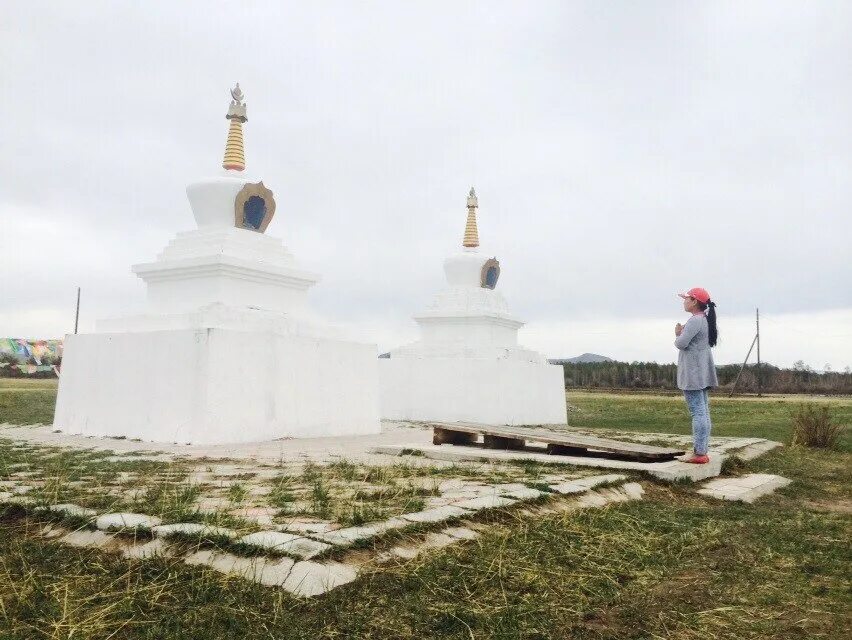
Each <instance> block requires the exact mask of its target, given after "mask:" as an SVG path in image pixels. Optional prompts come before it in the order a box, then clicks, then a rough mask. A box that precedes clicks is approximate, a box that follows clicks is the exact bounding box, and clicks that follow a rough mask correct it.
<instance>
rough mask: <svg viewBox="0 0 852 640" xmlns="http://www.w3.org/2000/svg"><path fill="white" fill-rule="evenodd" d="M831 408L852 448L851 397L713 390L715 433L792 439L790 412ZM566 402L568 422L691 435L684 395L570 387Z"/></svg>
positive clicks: (843, 441)
mask: <svg viewBox="0 0 852 640" xmlns="http://www.w3.org/2000/svg"><path fill="white" fill-rule="evenodd" d="M806 401H808V402H819V403H820V404H827V405H828V406H829V407H831V410H832V412H833V414H834V415H835V417H836V419H837V421H838V422H840V423H841V424H845V425H848V428H847V429H846V431H845V434H844V436H843V437H842V438H841V442H840V449H841V450H844V451H850V450H852V398H846V397H843V398H828V399H825V398H811V397H806V396H800V397H796V396H786V397H778V396H774V397H773V396H769V397H766V398H728V397H726V396H724V395H721V396H720V395H715V394H711V397H710V414H711V417H712V420H713V435H716V436H744V437H757V438H768V439H770V440H778V441H781V442H789V440H790V427H791V425H792V414H793V411H794V410H795V409H796V407H797V405H799V404H801V403H802V402H806ZM568 402H569V403H571V405H572V406H574V407H577V409H578V410H577V411H574V412H571V413H570V414H569V416H568V422H569V425H570V426H574V427H582V428H607V429H619V430H622V431H646V432H648V431H650V432H659V433H679V434H685V435H686V434H690V433H692V428H691V426H690V418H689V412H688V411H687V409H686V402H684V400H683V397H682V396H676V395H675V396H646V395H617V394H612V393H588V392H583V391H570V392H568Z"/></svg>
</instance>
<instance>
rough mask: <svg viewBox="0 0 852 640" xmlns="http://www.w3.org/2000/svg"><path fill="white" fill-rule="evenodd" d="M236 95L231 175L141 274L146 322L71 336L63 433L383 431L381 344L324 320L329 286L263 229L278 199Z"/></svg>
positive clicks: (195, 192)
mask: <svg viewBox="0 0 852 640" xmlns="http://www.w3.org/2000/svg"><path fill="white" fill-rule="evenodd" d="M231 97H232V98H233V100H232V102H231V104H230V108H229V110H228V115H227V118H228V120H229V121H230V126H229V132H228V140H227V144H226V149H225V158H224V162H223V163H222V167H223V169H224V171H223V173H222V174H221V175H218V176H215V177H210V178H205V179H203V180H199V181H198V182H194V183H192V184H190V185H188V186H187V188H186V193H187V196H188V197H189V203H190V206H191V207H192V213H193V215H194V216H195V222H196V225H197V228H196V229H194V230H192V231H187V232H185V233H178V234H177V236H176V237H175V238H174V240H172V241H171V242H170V243H169V245H168V246H167V247H166V248H165V249H164V250H163V252H162V253H161V254H160V255H159V256H158V257H157V259H156V260H155V261H154V262H151V263H148V264H139V265H136V266H134V267H133V271H134V272H135V273H136V275H138V276H139V277H140V278H142V279H143V280H144V281H145V284H146V287H147V302H148V312H147V313H146V314H145V315H142V316H136V317H126V318H121V319H114V320H102V321H100V322H98V324H97V331H96V332H95V333H91V334H80V335H69V336H66V338H65V353H64V357H63V363H62V374H61V377H60V380H59V395H58V398H57V403H56V414H55V417H54V426H56V427H57V428H58V429H61V430H62V431H64V432H67V433H73V434H84V435H90V436H125V437H128V438H140V439H142V440H150V441H155V442H178V443H193V444H227V443H237V442H254V441H259V440H268V439H273V438H283V437H317V436H342V435H360V434H370V433H378V432H379V431H380V425H379V389H378V371H377V369H378V364H377V359H376V353H377V348H376V345H375V344H368V343H362V342H359V341H355V340H352V339H350V338H349V337H347V336H346V335H345V334H343V333H342V332H341V331H340V330H338V329H334V328H332V327H330V326H327V325H326V324H325V323H323V322H321V321H320V320H318V319H317V318H316V317H315V315H314V314H313V313H312V312H311V310H310V307H309V304H308V299H307V292H308V289H310V288H311V287H312V286H314V285H315V284H316V283H317V282H318V281H319V276H318V275H316V274H314V273H310V272H308V271H304V270H302V269H301V268H300V267H299V265H298V264H297V262H296V260H295V258H294V257H293V255H292V254H291V253H290V252H289V251H288V250H287V248H286V247H285V246H284V245H283V244H282V243H281V241H280V240H279V239H277V238H273V237H271V236H268V235H266V234H265V233H264V232H265V231H266V228H267V226H268V225H269V223H270V221H271V220H272V218H273V215H274V214H275V207H276V203H275V199H274V197H273V194H272V191H270V190H269V189H268V188H267V187H266V186H265V185H264V184H263V182H261V181H259V180H252V179H249V178H247V177H245V176H243V175H242V172H243V170H244V169H245V157H244V152H243V132H242V125H243V123H245V122H246V105H245V104H244V103H243V94H242V92H241V91H240V88H239V85H237V87H236V88H235V89H234V90H232V91H231Z"/></svg>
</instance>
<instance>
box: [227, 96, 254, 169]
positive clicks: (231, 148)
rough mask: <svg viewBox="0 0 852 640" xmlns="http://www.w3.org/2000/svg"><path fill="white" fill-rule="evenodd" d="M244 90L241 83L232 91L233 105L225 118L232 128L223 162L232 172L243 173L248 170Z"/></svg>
mask: <svg viewBox="0 0 852 640" xmlns="http://www.w3.org/2000/svg"><path fill="white" fill-rule="evenodd" d="M244 97H245V96H244V95H243V92H242V90H241V89H240V83H239V82H238V83H237V86H236V87H234V88H233V89H231V98H233V100H231V104H230V106H229V107H228V115H226V116H225V118H227V119H228V120H230V121H231V126H230V127H228V141H227V142H226V143H225V159H224V160H223V161H222V167H223V168H225V169H228V170H230V171H243V170H244V169H245V168H246V156H245V152H244V151H243V122H245V121H246V120H248V118H246V105H245V103H243V98H244Z"/></svg>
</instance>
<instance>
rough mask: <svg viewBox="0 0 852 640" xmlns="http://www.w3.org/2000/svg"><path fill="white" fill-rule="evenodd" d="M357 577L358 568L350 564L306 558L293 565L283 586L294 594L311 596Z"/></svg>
mask: <svg viewBox="0 0 852 640" xmlns="http://www.w3.org/2000/svg"><path fill="white" fill-rule="evenodd" d="M357 577H358V570H357V569H356V568H355V567H352V566H350V565H346V564H342V563H340V562H325V563H319V562H312V561H310V560H306V561H303V562H297V563H296V564H295V565H293V568H292V570H291V571H290V574H289V575H288V576H287V579H286V580H285V581H284V583H283V585H282V586H283V587H284V588H285V589H286V590H287V591H289V592H290V593H292V594H293V595H296V596H302V597H306V598H310V597H312V596H318V595H321V594H323V593H325V592H326V591H330V590H331V589H334V588H335V587H339V586H340V585H343V584H346V583H348V582H352V581H353V580H354V579H355V578H357Z"/></svg>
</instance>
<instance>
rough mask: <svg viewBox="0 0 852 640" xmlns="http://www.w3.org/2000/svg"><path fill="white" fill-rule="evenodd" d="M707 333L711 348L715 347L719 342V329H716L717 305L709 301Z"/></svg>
mask: <svg viewBox="0 0 852 640" xmlns="http://www.w3.org/2000/svg"><path fill="white" fill-rule="evenodd" d="M707 307H708V308H707V333H708V337H709V342H710V346H711V347H715V346H716V343H717V342H718V341H719V329H718V328H717V327H716V303H715V302H713V301H712V300H708V301H707Z"/></svg>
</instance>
